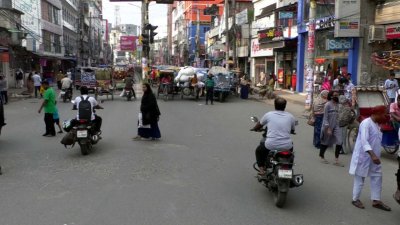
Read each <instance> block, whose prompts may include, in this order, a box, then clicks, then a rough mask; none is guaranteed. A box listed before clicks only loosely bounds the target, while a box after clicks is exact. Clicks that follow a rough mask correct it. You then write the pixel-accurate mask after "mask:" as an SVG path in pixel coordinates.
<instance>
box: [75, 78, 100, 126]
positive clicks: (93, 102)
mask: <svg viewBox="0 0 400 225" xmlns="http://www.w3.org/2000/svg"><path fill="white" fill-rule="evenodd" d="M80 90H81V96H78V97H76V98H75V105H74V106H75V107H76V108H77V109H78V113H77V115H76V119H77V120H79V103H80V102H81V101H82V99H87V98H88V97H89V89H88V88H87V87H86V86H82V87H81V88H80ZM88 101H89V102H90V104H91V105H92V116H91V120H92V123H93V124H94V128H95V131H96V132H97V133H99V132H101V124H102V121H103V120H102V118H101V117H100V116H98V115H96V114H95V113H94V109H103V107H102V106H100V105H99V104H98V103H97V101H96V99H95V98H93V97H89V98H88Z"/></svg>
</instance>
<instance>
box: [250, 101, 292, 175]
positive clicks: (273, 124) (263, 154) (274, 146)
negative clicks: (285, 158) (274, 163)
mask: <svg viewBox="0 0 400 225" xmlns="http://www.w3.org/2000/svg"><path fill="white" fill-rule="evenodd" d="M274 105H275V111H270V112H268V113H266V114H265V115H264V116H263V117H262V118H261V120H260V121H259V122H257V124H256V125H255V127H254V128H253V129H251V130H252V131H257V130H260V129H261V128H263V127H264V126H266V129H267V137H266V140H265V148H257V149H256V160H257V165H258V167H259V169H260V172H259V174H260V175H264V174H265V169H266V163H267V162H266V159H267V156H268V153H269V152H270V151H271V150H293V141H292V139H291V136H290V134H292V133H294V130H295V125H296V119H295V118H294V116H293V115H292V114H290V113H289V112H285V108H286V100H285V99H283V98H276V99H275V102H274Z"/></svg>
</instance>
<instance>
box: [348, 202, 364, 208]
mask: <svg viewBox="0 0 400 225" xmlns="http://www.w3.org/2000/svg"><path fill="white" fill-rule="evenodd" d="M351 204H353V205H354V206H355V207H357V208H359V209H365V207H364V205H363V204H362V202H361V201H360V200H356V201H352V202H351Z"/></svg>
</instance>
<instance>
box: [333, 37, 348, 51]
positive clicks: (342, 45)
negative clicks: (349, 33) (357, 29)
mask: <svg viewBox="0 0 400 225" xmlns="http://www.w3.org/2000/svg"><path fill="white" fill-rule="evenodd" d="M352 48H353V39H352V38H335V39H326V50H344V49H352Z"/></svg>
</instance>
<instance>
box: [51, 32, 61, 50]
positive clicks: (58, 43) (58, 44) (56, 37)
mask: <svg viewBox="0 0 400 225" xmlns="http://www.w3.org/2000/svg"><path fill="white" fill-rule="evenodd" d="M53 38H54V51H55V52H56V53H61V36H60V35H57V34H53Z"/></svg>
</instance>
